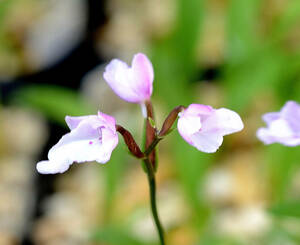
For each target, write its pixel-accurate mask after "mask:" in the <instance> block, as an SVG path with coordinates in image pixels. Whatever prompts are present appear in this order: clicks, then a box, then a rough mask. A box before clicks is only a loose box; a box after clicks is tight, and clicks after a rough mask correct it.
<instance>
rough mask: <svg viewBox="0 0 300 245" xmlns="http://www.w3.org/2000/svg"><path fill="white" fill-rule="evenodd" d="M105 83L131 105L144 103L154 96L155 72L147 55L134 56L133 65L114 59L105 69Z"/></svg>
mask: <svg viewBox="0 0 300 245" xmlns="http://www.w3.org/2000/svg"><path fill="white" fill-rule="evenodd" d="M103 77H104V79H105V81H106V82H107V83H108V85H109V86H110V87H111V88H112V90H113V91H114V92H115V93H116V94H117V95H118V96H119V97H120V98H122V99H123V100H125V101H128V102H131V103H139V104H140V103H143V102H144V101H146V100H148V99H149V98H150V97H151V95H152V90H153V86H152V84H153V79H154V72H153V67H152V64H151V62H150V60H149V59H148V58H147V56H146V55H144V54H142V53H138V54H136V55H134V57H133V60H132V65H131V67H129V66H128V65H127V64H126V63H125V62H123V61H121V60H118V59H114V60H112V61H111V62H110V63H109V64H108V65H107V66H106V68H105V72H104V74H103Z"/></svg>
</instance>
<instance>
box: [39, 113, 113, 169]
mask: <svg viewBox="0 0 300 245" xmlns="http://www.w3.org/2000/svg"><path fill="white" fill-rule="evenodd" d="M66 122H67V124H68V126H69V128H70V129H71V132H70V133H67V134H66V135H64V136H63V137H62V138H61V139H60V140H59V142H58V143H57V144H56V145H54V146H53V147H52V148H51V149H50V151H49V153H48V159H49V160H46V161H41V162H39V163H38V164H37V166H36V168H37V171H38V172H40V173H41V174H55V173H63V172H65V171H66V170H68V168H69V167H70V165H71V164H73V162H78V163H82V162H89V161H96V162H99V163H106V162H107V161H108V160H109V159H110V156H111V153H112V151H113V149H114V148H115V147H116V146H117V144H118V135H117V133H116V122H115V119H114V118H113V117H111V116H109V115H106V114H104V113H101V112H98V115H91V116H82V117H69V116H66Z"/></svg>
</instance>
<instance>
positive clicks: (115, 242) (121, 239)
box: [91, 226, 150, 245]
mask: <svg viewBox="0 0 300 245" xmlns="http://www.w3.org/2000/svg"><path fill="white" fill-rule="evenodd" d="M91 240H92V241H95V242H101V244H102V243H104V244H107V245H150V244H149V243H144V242H142V241H139V240H138V239H137V238H135V237H133V236H132V235H130V232H129V231H128V230H126V229H124V228H120V227H112V226H110V227H101V229H99V230H98V231H96V232H94V233H93V234H92V236H91Z"/></svg>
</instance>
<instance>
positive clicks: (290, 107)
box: [280, 101, 300, 135]
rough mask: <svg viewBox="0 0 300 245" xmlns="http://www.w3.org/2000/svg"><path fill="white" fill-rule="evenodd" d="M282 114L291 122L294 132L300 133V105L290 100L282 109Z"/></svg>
mask: <svg viewBox="0 0 300 245" xmlns="http://www.w3.org/2000/svg"><path fill="white" fill-rule="evenodd" d="M280 113H281V116H282V117H283V118H284V119H285V120H286V121H287V122H288V123H289V125H290V127H291V129H292V130H293V131H294V133H296V134H298V135H300V105H299V104H298V103H296V102H294V101H288V102H286V103H285V105H284V106H283V107H282V109H281V112H280Z"/></svg>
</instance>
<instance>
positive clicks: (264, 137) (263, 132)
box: [256, 128, 277, 145]
mask: <svg viewBox="0 0 300 245" xmlns="http://www.w3.org/2000/svg"><path fill="white" fill-rule="evenodd" d="M256 136H257V138H258V139H259V140H261V141H262V142H263V143H264V144H266V145H269V144H273V143H275V142H276V141H277V139H276V137H274V136H272V135H270V133H269V131H268V129H267V128H259V129H258V130H257V132H256Z"/></svg>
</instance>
